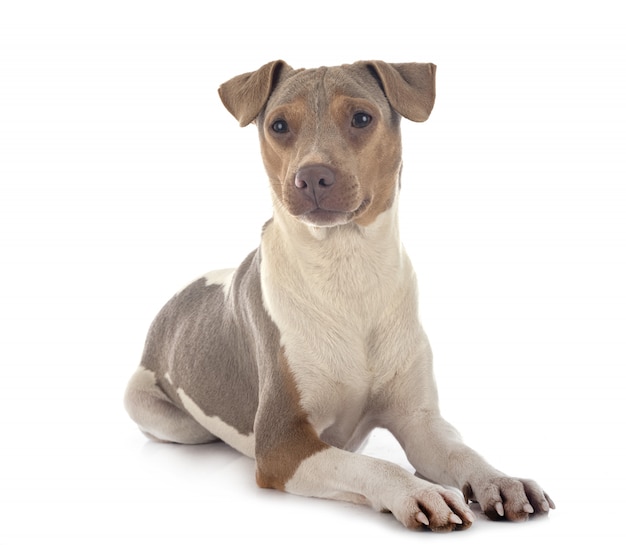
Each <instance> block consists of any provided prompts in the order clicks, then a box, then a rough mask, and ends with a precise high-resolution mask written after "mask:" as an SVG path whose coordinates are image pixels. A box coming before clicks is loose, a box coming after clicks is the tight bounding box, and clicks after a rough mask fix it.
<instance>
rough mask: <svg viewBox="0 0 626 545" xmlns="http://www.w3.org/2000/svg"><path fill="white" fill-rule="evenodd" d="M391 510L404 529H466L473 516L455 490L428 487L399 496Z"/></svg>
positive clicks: (435, 530) (447, 530)
mask: <svg viewBox="0 0 626 545" xmlns="http://www.w3.org/2000/svg"><path fill="white" fill-rule="evenodd" d="M394 503H395V505H394V507H393V508H392V509H391V511H392V513H393V514H394V516H395V517H396V518H397V519H398V520H399V521H400V522H401V523H402V524H404V525H405V526H406V527H407V528H411V529H415V530H431V531H433V532H451V531H452V530H465V529H466V528H469V527H470V526H471V525H472V522H474V515H473V514H472V512H471V511H470V509H469V507H468V506H467V504H466V503H465V502H464V501H463V499H462V498H461V497H460V496H459V495H458V494H457V493H455V492H452V491H450V490H446V489H445V488H443V487H439V486H429V487H425V488H423V489H420V490H418V491H414V492H412V493H411V494H408V495H406V496H403V497H401V498H398V499H397V501H396V502H394Z"/></svg>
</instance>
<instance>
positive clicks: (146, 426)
mask: <svg viewBox="0 0 626 545" xmlns="http://www.w3.org/2000/svg"><path fill="white" fill-rule="evenodd" d="M124 405H125V407H126V410H127V411H128V414H129V415H130V417H131V418H132V419H133V420H134V421H135V422H136V423H137V425H138V426H139V429H140V430H141V431H142V432H143V433H144V434H145V435H146V436H147V437H149V438H150V439H153V440H156V441H165V442H170V443H184V444H190V445H195V444H200V443H210V442H212V441H217V440H218V438H217V437H215V436H214V435H213V434H211V433H209V431H207V430H206V428H204V427H203V426H201V425H200V424H198V422H196V421H195V420H194V419H193V418H192V417H191V416H189V414H187V413H186V412H185V411H183V410H182V409H180V408H178V407H177V406H176V405H174V403H172V401H171V400H170V398H169V397H168V396H167V394H166V393H165V392H164V391H163V390H162V389H161V387H160V386H159V385H158V384H157V381H156V377H155V374H154V373H153V372H152V371H150V370H148V369H145V368H144V367H139V369H138V370H137V371H136V372H135V374H134V375H133V376H132V377H131V379H130V382H129V383H128V387H127V388H126V394H125V396H124Z"/></svg>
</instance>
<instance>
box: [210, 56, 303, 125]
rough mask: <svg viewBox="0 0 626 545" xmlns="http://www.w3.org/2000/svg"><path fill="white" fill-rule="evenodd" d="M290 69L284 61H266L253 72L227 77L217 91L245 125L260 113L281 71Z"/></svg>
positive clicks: (240, 122) (228, 107) (238, 119)
mask: <svg viewBox="0 0 626 545" xmlns="http://www.w3.org/2000/svg"><path fill="white" fill-rule="evenodd" d="M291 70H292V68H291V66H289V65H288V64H287V63H286V62H285V61H272V62H268V63H267V64H264V65H263V66H261V68H259V69H258V70H257V71H255V72H247V73H246V74H241V75H240V76H235V77H234V78H232V79H229V80H228V81H227V82H226V83H223V84H222V85H220V88H219V89H218V91H217V92H218V93H219V95H220V98H221V99H222V102H223V103H224V106H226V109H227V110H228V111H229V112H230V113H231V114H233V116H234V117H235V118H236V119H237V121H239V125H241V126H242V127H245V126H246V125H249V124H250V123H252V122H253V121H254V120H255V119H256V118H257V116H258V115H259V114H260V113H261V110H262V109H263V107H264V106H265V104H266V103H267V100H268V99H269V97H270V95H271V94H272V91H273V90H274V87H275V86H276V83H278V80H279V78H280V75H281V73H284V72H287V71H291Z"/></svg>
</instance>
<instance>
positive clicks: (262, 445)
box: [255, 348, 329, 490]
mask: <svg viewBox="0 0 626 545" xmlns="http://www.w3.org/2000/svg"><path fill="white" fill-rule="evenodd" d="M276 378H277V379H278V380H279V381H280V384H274V385H273V387H274V389H273V392H274V393H273V394H272V396H273V397H272V400H271V403H272V408H271V409H268V410H267V413H266V417H265V421H264V422H263V423H262V424H261V423H260V426H259V427H260V428H261V429H258V430H257V431H256V433H255V435H256V438H255V439H256V443H257V452H256V465H257V471H256V480H257V484H258V485H259V486H260V487H261V488H275V489H278V490H284V489H285V485H286V483H287V482H288V481H289V479H291V477H293V475H294V474H295V472H296V471H297V469H298V467H299V466H300V463H301V462H302V461H303V460H305V459H306V458H308V457H309V456H312V455H313V454H315V453H316V452H319V451H321V450H324V449H326V448H329V445H328V444H326V443H324V442H323V441H322V440H321V439H320V438H319V436H318V434H317V433H316V431H315V430H314V429H313V426H312V425H311V423H310V422H309V418H308V415H307V414H306V412H305V411H304V410H303V409H302V406H301V404H300V393H299V392H298V388H297V386H296V381H295V379H294V377H293V374H292V372H291V370H290V369H289V363H288V361H287V356H286V354H285V352H284V349H283V348H281V349H280V352H279V358H278V377H276ZM261 426H262V427H261Z"/></svg>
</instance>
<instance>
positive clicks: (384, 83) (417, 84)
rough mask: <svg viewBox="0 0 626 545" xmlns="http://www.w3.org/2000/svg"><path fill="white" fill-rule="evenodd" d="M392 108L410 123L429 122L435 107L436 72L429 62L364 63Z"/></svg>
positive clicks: (435, 68)
mask: <svg viewBox="0 0 626 545" xmlns="http://www.w3.org/2000/svg"><path fill="white" fill-rule="evenodd" d="M363 64H365V66H366V67H367V68H368V69H369V70H370V72H371V73H372V74H373V75H374V77H375V78H376V79H377V80H378V83H379V85H380V86H381V87H382V89H383V91H384V92H385V95H387V100H388V101H389V104H391V107H392V108H393V109H394V110H395V111H396V112H398V113H399V114H400V115H402V116H403V117H406V118H407V119H410V120H411V121H426V120H427V119H428V116H429V115H430V112H431V111H432V109H433V106H434V104H435V72H436V70H437V67H436V66H435V65H434V64H430V63H417V62H409V63H386V62H383V61H363Z"/></svg>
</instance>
